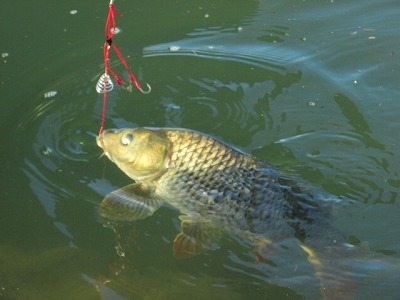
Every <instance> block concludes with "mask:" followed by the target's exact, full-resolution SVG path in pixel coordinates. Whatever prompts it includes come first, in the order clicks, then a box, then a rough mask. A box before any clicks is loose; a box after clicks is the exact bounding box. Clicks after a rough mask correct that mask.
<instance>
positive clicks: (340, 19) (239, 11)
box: [0, 0, 400, 299]
mask: <svg viewBox="0 0 400 300" xmlns="http://www.w3.org/2000/svg"><path fill="white" fill-rule="evenodd" d="M115 4H116V8H117V10H119V11H121V12H122V13H123V17H122V18H121V17H118V18H117V24H118V27H119V28H120V29H121V32H120V33H119V34H118V35H116V36H115V38H114V42H115V43H116V45H117V46H118V47H119V48H120V50H121V51H122V53H123V54H124V56H125V57H126V58H127V61H128V63H129V65H130V66H131V67H132V70H133V71H134V73H135V74H136V75H138V79H139V80H141V82H143V83H144V82H148V83H149V84H150V85H151V87H152V92H151V93H150V94H148V95H143V94H141V93H139V92H138V91H133V92H132V93H130V92H128V91H126V90H123V89H120V88H115V89H114V91H113V92H111V93H110V94H109V95H108V106H107V119H106V128H111V127H131V126H159V127H163V126H170V127H186V128H191V129H195V130H199V131H202V132H205V133H209V134H212V135H213V136H215V137H218V138H220V139H221V140H223V141H225V142H227V143H230V144H232V145H234V146H236V147H239V148H241V149H243V150H244V151H246V152H248V153H251V154H253V155H254V156H256V157H258V158H260V159H263V160H266V161H269V162H271V163H273V164H275V165H277V166H279V167H280V168H281V169H282V170H285V171H288V172H293V173H296V174H298V175H299V176H300V177H302V178H304V179H305V180H306V181H307V182H310V185H311V186H313V187H315V188H316V189H319V190H321V192H323V193H326V194H331V195H332V197H337V198H339V199H341V201H340V202H339V203H337V205H336V206H335V210H334V214H335V221H334V225H335V227H337V228H339V229H341V230H342V231H344V232H345V234H346V236H347V237H348V239H349V241H350V242H351V243H353V244H362V245H368V247H369V249H370V250H369V252H368V253H366V254H365V255H358V256H357V257H355V258H352V259H349V260H346V259H345V258H343V261H340V263H341V264H342V265H345V266H350V267H351V268H352V276H353V277H354V278H355V279H357V281H358V284H357V289H356V291H355V293H354V298H355V299H373V298H377V297H379V298H380V299H397V298H398V295H399V294H400V277H399V275H398V274H400V272H399V269H400V267H399V262H398V261H399V259H400V242H399V239H398V232H397V228H398V226H399V221H398V216H399V213H400V197H399V192H398V191H399V187H400V180H399V167H398V166H399V165H400V159H399V157H398V148H399V141H398V137H397V136H398V134H397V132H398V131H399V130H400V125H399V122H398V114H399V111H400V110H399V108H400V105H399V101H398V98H399V91H398V78H399V77H400V67H399V65H400V64H399V53H400V44H399V42H398V39H397V31H398V28H399V26H400V21H399V20H400V18H399V17H400V8H399V6H398V3H397V1H394V0H392V1H372V0H369V1H360V0H352V1H337V0H330V1H275V2H273V1H245V2H244V1H218V2H215V1H207V2H204V1H203V2H202V3H197V2H196V3H193V2H192V1H178V2H176V1H175V2H166V1H152V2H149V3H146V2H141V3H139V2H138V1H135V3H131V2H126V1H118V0H116V2H115ZM72 11H74V13H71V12H72ZM106 14H107V3H106V1H103V3H102V2H101V1H100V2H99V1H85V2H84V3H83V2H82V1H69V2H66V3H58V2H54V3H53V2H48V1H46V2H44V1H35V2H28V1H22V2H19V3H11V2H8V3H5V4H4V5H3V6H2V10H1V12H0V20H1V24H2V25H3V26H2V27H1V31H0V36H1V40H2V41H3V42H2V43H1V45H0V52H1V53H2V54H4V55H1V58H0V66H1V67H0V71H1V73H0V93H1V95H2V97H1V98H2V99H3V100H2V109H1V112H0V116H1V126H2V135H1V145H2V146H1V165H2V172H1V182H2V189H1V202H0V216H1V218H0V222H1V223H0V228H1V229H0V298H1V299H54V298H56V297H58V298H61V299H186V298H189V297H190V298H193V299H205V298H210V299H243V298H247V297H252V298H254V299H304V298H306V299H319V298H320V292H319V282H318V280H317V279H315V277H314V270H313V267H312V265H311V264H310V263H309V262H308V261H307V258H306V254H305V253H304V252H302V251H301V250H299V249H297V247H295V245H293V243H291V242H290V241H288V242H287V243H286V244H284V245H283V246H284V247H285V248H286V250H285V249H282V250H281V251H277V252H275V253H273V254H272V255H271V257H270V259H271V261H272V263H271V264H255V263H254V262H255V256H254V254H253V247H252V246H251V245H249V244H248V243H246V242H245V241H242V240H240V239H237V238H235V237H234V236H225V237H224V238H223V239H222V240H221V242H220V244H219V247H218V248H217V249H213V250H212V251H209V252H207V253H205V254H203V255H200V256H198V257H194V258H190V259H176V258H174V257H173V255H172V250H171V247H172V242H173V239H174V237H175V235H176V234H177V233H178V232H179V223H178V219H177V217H178V215H179V214H178V212H176V211H174V210H173V209H171V208H169V207H163V208H161V209H160V210H159V211H157V212H156V213H155V215H154V216H152V217H151V218H149V219H146V220H143V221H141V222H138V223H136V224H127V225H122V224H119V225H115V226H108V227H107V226H103V224H102V223H101V222H100V221H99V220H98V218H97V216H96V208H97V206H98V204H99V203H100V202H101V200H102V197H103V196H104V195H106V194H107V193H108V192H110V191H112V190H115V189H117V188H120V187H122V186H124V185H127V184H129V183H130V180H129V179H128V178H127V177H126V176H125V175H124V174H122V173H121V172H120V171H119V170H117V169H116V167H115V166H113V165H112V164H111V163H110V162H109V161H107V159H105V158H100V159H99V156H100V154H101V151H100V149H99V148H98V147H97V146H96V144H95V139H94V136H95V135H96V134H97V132H98V130H99V126H100V119H101V105H102V103H101V101H102V95H99V94H97V92H96V91H95V85H96V81H97V78H98V76H100V75H101V74H102V72H103V69H102V68H103V67H102V65H101V63H102V49H101V46H102V44H103V39H104V37H103V26H104V22H105V18H106ZM111 59H112V63H113V68H114V69H115V70H116V71H117V72H118V73H119V74H122V75H123V77H124V79H127V74H126V73H124V69H123V67H122V66H121V65H119V64H118V63H117V59H116V56H115V55H114V56H112V58H111Z"/></svg>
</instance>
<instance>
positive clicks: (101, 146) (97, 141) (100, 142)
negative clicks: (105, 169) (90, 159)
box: [96, 135, 111, 159]
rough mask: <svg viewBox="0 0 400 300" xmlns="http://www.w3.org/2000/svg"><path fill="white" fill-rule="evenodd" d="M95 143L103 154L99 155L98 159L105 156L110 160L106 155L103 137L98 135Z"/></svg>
mask: <svg viewBox="0 0 400 300" xmlns="http://www.w3.org/2000/svg"><path fill="white" fill-rule="evenodd" d="M96 143H97V146H99V147H100V148H101V149H103V151H104V152H103V153H102V154H101V155H100V157H103V156H104V155H105V156H107V157H108V158H109V159H111V158H110V154H109V153H108V151H107V150H106V145H105V144H104V141H103V135H98V136H96Z"/></svg>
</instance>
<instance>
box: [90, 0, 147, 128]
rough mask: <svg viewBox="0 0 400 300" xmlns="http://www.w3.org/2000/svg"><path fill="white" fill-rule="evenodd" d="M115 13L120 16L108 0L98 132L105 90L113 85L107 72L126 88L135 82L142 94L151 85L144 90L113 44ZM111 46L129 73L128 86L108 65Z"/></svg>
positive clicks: (111, 1)
mask: <svg viewBox="0 0 400 300" xmlns="http://www.w3.org/2000/svg"><path fill="white" fill-rule="evenodd" d="M115 13H117V14H118V15H120V16H122V14H121V13H120V12H118V11H117V12H116V11H115V9H114V0H110V4H109V10H108V15H107V20H106V24H105V26H104V35H105V38H106V41H105V42H104V45H103V55H104V68H105V70H104V75H105V76H102V77H100V79H99V82H98V83H97V86H96V90H97V92H99V93H103V94H104V96H103V108H102V114H101V127H100V131H99V134H102V133H103V129H104V123H105V117H106V106H107V92H108V91H111V89H112V87H113V85H112V82H110V81H111V79H110V77H109V76H108V74H111V76H112V77H114V79H115V81H116V82H117V84H118V85H119V86H122V87H124V88H126V89H129V90H130V87H131V85H132V84H135V86H136V88H137V89H138V90H139V91H141V92H142V93H144V94H147V93H149V92H150V91H151V87H150V85H149V84H147V87H148V90H147V91H144V90H143V89H142V87H141V85H140V83H139V82H138V81H137V80H136V77H135V76H134V75H133V73H132V71H131V70H130V68H129V66H128V64H127V62H126V60H125V58H124V57H123V55H122V53H121V51H119V49H118V48H117V46H115V44H114V43H113V41H112V38H113V36H114V34H115V32H116V30H117V22H116V21H115ZM111 47H112V48H113V49H114V51H115V53H116V54H117V56H118V58H119V60H120V61H121V63H122V64H123V65H124V67H125V69H126V71H127V72H128V74H129V86H128V87H126V86H124V82H123V80H122V78H121V77H120V76H118V75H117V74H116V73H115V72H114V71H113V70H112V69H111V67H110V64H109V56H110V49H111Z"/></svg>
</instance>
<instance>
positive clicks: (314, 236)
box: [96, 127, 353, 299]
mask: <svg viewBox="0 0 400 300" xmlns="http://www.w3.org/2000/svg"><path fill="white" fill-rule="evenodd" d="M96 142H97V145H98V146H99V147H100V148H102V150H103V152H104V155H105V156H107V157H108V158H109V159H110V160H111V161H112V162H113V163H114V164H116V165H117V166H118V168H119V169H120V170H121V171H122V172H123V173H125V174H126V175H127V176H128V177H130V178H131V179H132V180H133V181H134V183H132V184H130V185H128V186H126V187H124V188H122V189H119V190H116V191H113V192H111V193H110V194H108V195H107V196H106V197H105V198H104V199H103V201H102V202H101V204H100V205H99V214H100V215H101V216H102V217H103V218H107V219H109V220H113V221H122V222H132V221H136V220H140V219H144V218H147V217H149V216H151V215H152V214H154V212H155V211H156V210H157V209H158V208H160V207H161V206H162V205H163V203H167V204H169V205H170V206H172V207H174V208H176V209H177V210H178V211H179V212H180V216H179V219H180V221H181V232H180V233H179V234H178V235H177V236H176V238H175V240H174V243H173V252H174V254H175V255H176V256H179V257H181V256H192V255H197V254H200V253H202V252H204V251H207V250H208V249H210V248H211V247H212V245H213V244H214V243H215V241H217V240H218V239H219V238H220V236H221V235H222V234H223V231H229V232H232V233H234V234H236V235H239V236H242V237H244V238H246V239H248V240H249V241H251V242H253V243H254V245H255V246H256V250H255V256H256V258H257V259H256V260H257V262H258V263H262V262H264V261H265V260H267V258H268V255H269V254H270V253H271V252H272V251H274V250H275V248H276V246H275V245H277V244H279V243H280V242H282V241H285V240H288V239H296V240H297V241H298V243H299V246H300V247H301V248H302V249H303V250H304V251H305V252H306V253H307V254H308V259H309V261H310V262H311V263H312V264H313V265H314V267H315V270H316V274H318V275H317V277H318V278H319V279H320V280H321V291H322V293H323V296H324V298H325V299H346V297H341V296H340V295H345V294H346V293H348V292H349V290H352V287H350V286H352V285H353V284H352V283H351V280H348V281H347V284H345V285H340V286H334V284H332V280H331V279H332V278H331V276H332V275H331V274H330V271H326V270H329V268H330V267H331V266H329V264H330V261H331V257H332V256H337V255H340V253H341V251H344V250H338V249H346V247H349V244H347V242H346V238H345V235H344V234H343V233H342V232H341V231H339V230H337V229H336V228H334V227H333V226H332V225H331V206H332V203H331V202H332V201H326V200H325V199H323V198H322V197H318V196H315V195H314V194H313V193H312V192H311V191H309V189H308V188H305V187H304V186H305V185H304V184H302V181H301V180H299V179H298V178H297V177H296V176H293V175H288V174H286V173H284V172H281V171H280V170H279V169H278V168H277V167H275V166H273V165H272V164H269V163H267V162H265V161H263V160H260V159H257V158H255V157H253V156H251V155H249V154H246V153H245V152H243V151H241V150H239V149H237V148H235V147H233V146H230V145H228V144H226V143H224V142H222V141H220V140H218V139H216V138H214V137H212V136H210V135H207V134H204V133H201V132H197V131H194V130H189V129H182V128H151V127H138V128H126V129H108V130H105V131H104V132H103V133H102V134H100V135H98V136H97V137H96ZM338 253H339V254H338ZM325 265H326V266H328V267H325ZM348 282H350V284H348ZM349 287H350V288H349Z"/></svg>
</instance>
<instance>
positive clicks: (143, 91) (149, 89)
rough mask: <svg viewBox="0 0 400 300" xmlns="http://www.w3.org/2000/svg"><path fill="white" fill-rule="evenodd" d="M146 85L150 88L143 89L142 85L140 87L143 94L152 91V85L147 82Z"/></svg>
mask: <svg viewBox="0 0 400 300" xmlns="http://www.w3.org/2000/svg"><path fill="white" fill-rule="evenodd" d="M146 85H147V88H148V90H147V91H145V90H143V89H142V88H141V87H140V88H138V89H139V91H141V92H142V94H148V93H150V92H151V86H150V84H148V83H147V82H146Z"/></svg>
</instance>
